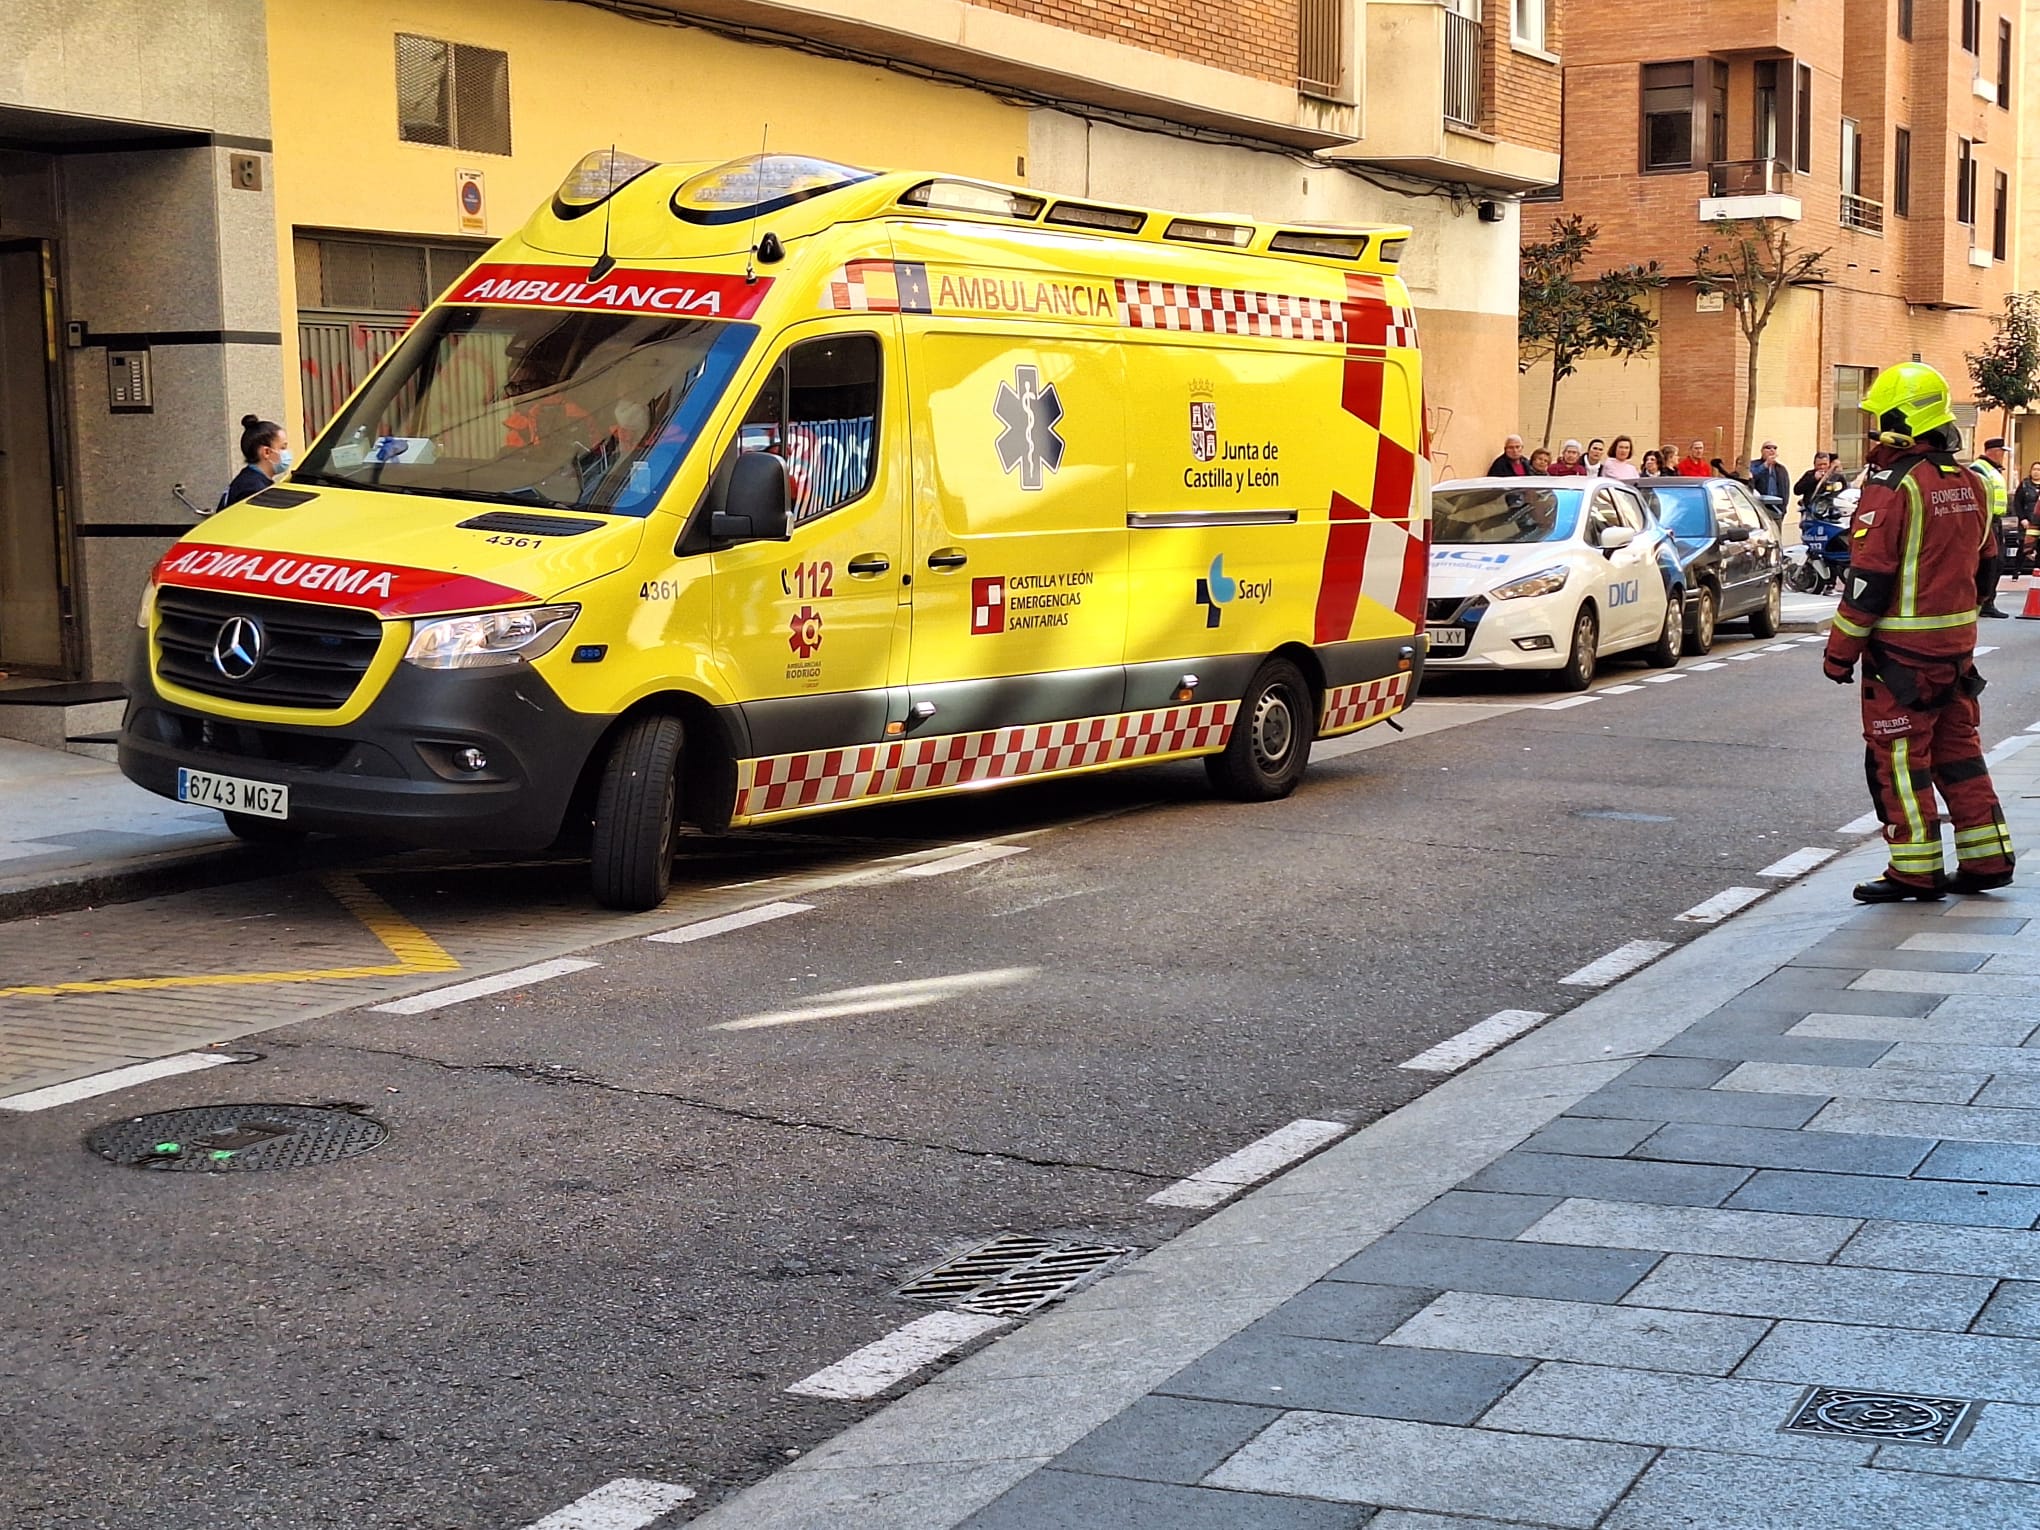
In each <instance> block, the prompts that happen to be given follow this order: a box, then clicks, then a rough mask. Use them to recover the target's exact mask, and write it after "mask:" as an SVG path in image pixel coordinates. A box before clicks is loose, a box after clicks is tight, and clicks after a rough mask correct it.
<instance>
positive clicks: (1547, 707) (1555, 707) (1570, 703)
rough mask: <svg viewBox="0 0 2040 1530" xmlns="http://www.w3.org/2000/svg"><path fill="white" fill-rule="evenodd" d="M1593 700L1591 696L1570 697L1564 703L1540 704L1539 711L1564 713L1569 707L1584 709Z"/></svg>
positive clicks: (1550, 702)
mask: <svg viewBox="0 0 2040 1530" xmlns="http://www.w3.org/2000/svg"><path fill="white" fill-rule="evenodd" d="M1593 699H1594V698H1593V697H1591V696H1568V697H1566V698H1565V700H1563V701H1545V702H1540V703H1538V708H1537V709H1538V710H1539V711H1540V712H1563V711H1564V710H1565V709H1566V708H1567V707H1583V706H1585V705H1586V704H1587V703H1588V702H1590V701H1592V700H1593Z"/></svg>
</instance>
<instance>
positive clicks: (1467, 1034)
mask: <svg viewBox="0 0 2040 1530" xmlns="http://www.w3.org/2000/svg"><path fill="white" fill-rule="evenodd" d="M1550 1018H1551V1017H1550V1016H1549V1015H1547V1014H1546V1013H1545V1012H1544V1011H1543V1010H1541V1009H1505V1010H1501V1011H1499V1012H1498V1013H1496V1014H1492V1015H1489V1016H1488V1017H1487V1019H1485V1020H1483V1021H1481V1022H1480V1024H1478V1025H1469V1026H1468V1027H1467V1028H1466V1029H1465V1030H1463V1031H1461V1032H1460V1033H1459V1034H1458V1035H1457V1036H1449V1037H1447V1038H1446V1039H1445V1040H1443V1041H1441V1042H1439V1043H1438V1044H1437V1045H1436V1046H1435V1047H1432V1048H1431V1049H1430V1050H1429V1051H1426V1052H1419V1053H1418V1054H1417V1055H1416V1056H1415V1057H1412V1058H1411V1059H1410V1060H1409V1061H1408V1062H1406V1063H1402V1064H1399V1066H1401V1067H1404V1068H1408V1069H1410V1070H1411V1071H1412V1072H1414V1073H1457V1072H1458V1071H1459V1070H1460V1069H1461V1068H1463V1067H1465V1066H1466V1065H1467V1064H1468V1063H1470V1062H1472V1061H1473V1060H1474V1059H1475V1058H1479V1057H1485V1056H1487V1054H1488V1053H1490V1052H1492V1051H1494V1049H1495V1048H1496V1047H1499V1046H1502V1045H1504V1044H1505V1043H1507V1042H1511V1041H1514V1040H1515V1039H1516V1038H1517V1037H1518V1036H1520V1035H1522V1034H1523V1033H1524V1032H1525V1031H1527V1030H1532V1029H1534V1028H1535V1027H1537V1026H1538V1025H1541V1024H1542V1023H1543V1022H1544V1021H1546V1020H1548V1019H1550Z"/></svg>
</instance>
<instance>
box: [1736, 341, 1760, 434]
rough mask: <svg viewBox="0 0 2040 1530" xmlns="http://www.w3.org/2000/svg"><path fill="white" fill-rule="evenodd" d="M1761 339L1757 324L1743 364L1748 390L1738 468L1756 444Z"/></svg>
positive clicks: (1744, 403) (1744, 407)
mask: <svg viewBox="0 0 2040 1530" xmlns="http://www.w3.org/2000/svg"><path fill="white" fill-rule="evenodd" d="M1763 339H1764V326H1763V325H1761V324H1759V325H1758V326H1757V327H1756V328H1755V329H1754V330H1752V331H1751V332H1750V348H1749V358H1748V360H1747V361H1746V362H1745V364H1744V372H1743V381H1744V385H1745V386H1746V387H1747V388H1748V390H1749V396H1748V397H1747V398H1745V399H1744V400H1743V413H1742V444H1741V447H1740V448H1739V449H1740V450H1741V452H1742V455H1741V456H1740V457H1737V458H1736V459H1734V460H1735V464H1736V466H1738V467H1740V466H1742V464H1743V463H1745V462H1747V461H1749V460H1750V458H1751V457H1752V456H1753V455H1754V454H1753V453H1752V452H1751V450H1750V448H1751V447H1752V446H1754V445H1755V444H1756V439H1757V347H1758V346H1759V345H1761V344H1762V343H1763Z"/></svg>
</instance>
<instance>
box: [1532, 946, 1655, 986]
mask: <svg viewBox="0 0 2040 1530" xmlns="http://www.w3.org/2000/svg"><path fill="white" fill-rule="evenodd" d="M1671 949H1672V943H1671V942H1670V941H1669V940H1632V941H1630V942H1629V943H1628V944H1627V945H1621V946H1617V947H1616V948H1615V949H1614V950H1612V951H1610V952H1609V953H1608V954H1607V955H1606V956H1603V957H1601V958H1599V959H1598V960H1595V961H1591V962H1588V963H1587V964H1586V966H1584V967H1582V968H1580V970H1579V971H1577V972H1571V973H1567V974H1566V975H1565V976H1564V977H1562V978H1560V979H1559V982H1561V983H1563V984H1564V985H1565V986H1566V987H1568V988H1605V987H1607V986H1608V985H1609V984H1610V983H1612V982H1614V981H1615V979H1617V978H1619V977H1622V976H1625V975H1626V974H1628V973H1631V972H1634V971H1635V970H1636V969H1637V968H1638V967H1641V966H1643V965H1644V964H1645V963H1647V962H1653V961H1655V960H1657V958H1659V957H1660V956H1663V955H1664V954H1665V952H1667V951H1669V950H1671Z"/></svg>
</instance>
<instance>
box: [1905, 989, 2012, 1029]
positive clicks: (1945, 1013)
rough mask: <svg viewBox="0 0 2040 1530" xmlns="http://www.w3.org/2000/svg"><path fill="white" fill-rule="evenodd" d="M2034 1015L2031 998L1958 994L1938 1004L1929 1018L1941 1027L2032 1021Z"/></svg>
mask: <svg viewBox="0 0 2040 1530" xmlns="http://www.w3.org/2000/svg"><path fill="white" fill-rule="evenodd" d="M2032 1015H2033V1001H2032V999H2031V998H2023V999H2018V998H2014V999H1986V998H1979V997H1978V996H1977V995H1975V994H1957V995H1956V996H1955V997H1953V998H1950V999H1943V1000H1942V1001H1941V1002H1940V1003H1939V1004H1936V1005H1935V1006H1934V1009H1933V1013H1932V1014H1930V1015H1928V1016H1927V1018H1928V1019H1929V1020H1931V1021H1932V1022H1933V1023H1934V1025H1935V1026H1941V1025H1948V1024H1962V1023H1967V1022H1969V1021H1972V1020H2030V1019H2031V1018H2032Z"/></svg>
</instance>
